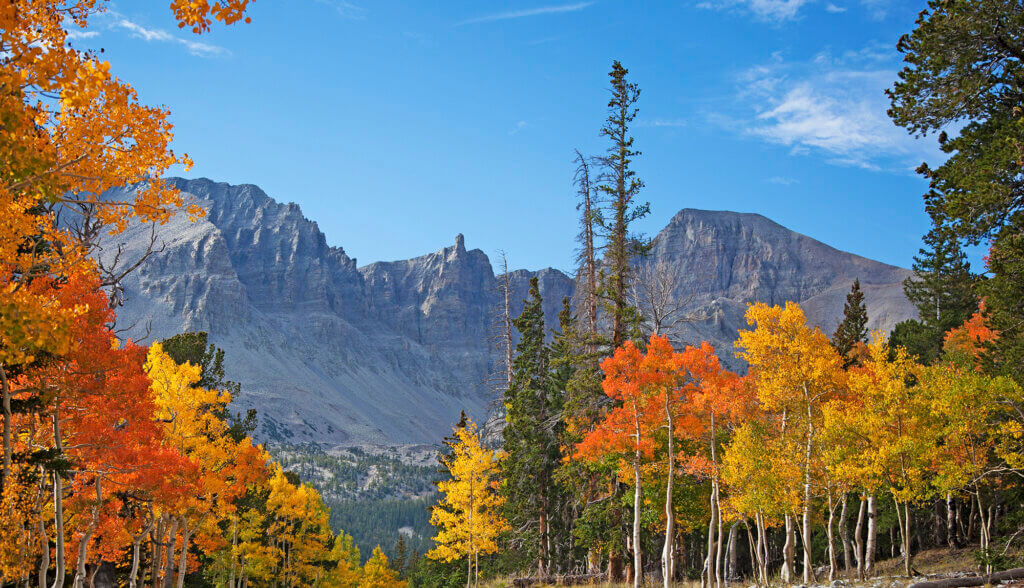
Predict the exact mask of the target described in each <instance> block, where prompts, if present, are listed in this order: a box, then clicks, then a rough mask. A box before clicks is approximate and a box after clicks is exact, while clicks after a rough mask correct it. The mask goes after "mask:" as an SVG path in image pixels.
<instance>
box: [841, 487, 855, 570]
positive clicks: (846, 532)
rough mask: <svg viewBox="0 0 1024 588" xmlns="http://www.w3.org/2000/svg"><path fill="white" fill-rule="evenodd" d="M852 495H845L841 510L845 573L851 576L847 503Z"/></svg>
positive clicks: (851, 561)
mask: <svg viewBox="0 0 1024 588" xmlns="http://www.w3.org/2000/svg"><path fill="white" fill-rule="evenodd" d="M849 497H850V495H849V494H847V493H846V492H844V493H843V499H842V506H841V508H840V510H839V541H840V542H841V543H842V544H843V573H845V574H849V573H850V568H851V567H853V560H852V559H851V554H850V528H849V525H848V524H847V522H848V521H847V515H848V514H849V513H848V512H847V503H848V502H849V500H848V499H849Z"/></svg>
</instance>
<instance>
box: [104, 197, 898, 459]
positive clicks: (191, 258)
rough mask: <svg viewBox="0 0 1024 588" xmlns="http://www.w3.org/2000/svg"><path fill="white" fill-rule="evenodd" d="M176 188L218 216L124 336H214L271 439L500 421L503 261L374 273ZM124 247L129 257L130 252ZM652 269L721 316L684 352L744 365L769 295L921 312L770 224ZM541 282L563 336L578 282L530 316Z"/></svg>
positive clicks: (682, 247)
mask: <svg viewBox="0 0 1024 588" xmlns="http://www.w3.org/2000/svg"><path fill="white" fill-rule="evenodd" d="M172 181H173V183H174V184H175V185H176V186H177V187H178V188H180V189H181V190H182V191H184V192H186V193H189V194H192V195H193V196H194V198H195V199H196V200H197V201H198V202H199V203H200V204H202V205H204V206H205V207H207V208H208V211H209V212H208V214H207V216H206V217H205V218H202V219H200V220H199V221H197V222H195V223H190V222H188V220H187V219H186V218H184V217H183V216H178V217H175V218H174V219H172V220H171V221H170V222H169V223H168V224H167V225H164V226H162V227H160V232H159V234H160V238H161V240H162V242H163V243H164V247H163V249H162V250H160V251H158V252H157V253H155V254H154V255H153V256H151V257H150V258H149V259H148V260H147V261H146V262H145V263H144V264H143V265H142V266H141V267H140V268H139V269H138V270H137V271H136V272H134V273H133V274H131V275H130V276H129V278H128V280H127V282H126V284H125V287H126V292H125V293H126V297H127V302H126V304H125V306H124V307H123V308H122V309H120V311H119V317H118V323H119V325H118V326H119V327H121V328H126V327H132V325H134V327H132V328H131V330H130V331H129V333H130V334H131V335H133V336H141V335H143V334H145V333H146V331H147V329H148V330H149V331H150V337H149V338H150V340H155V339H159V338H164V337H167V336H170V335H173V334H175V333H179V332H182V331H188V330H205V331H208V332H209V333H210V337H211V340H212V341H213V342H214V343H216V344H217V345H218V346H220V347H222V348H224V349H225V351H226V352H227V354H228V362H227V364H228V370H229V373H228V377H229V378H231V379H234V380H236V381H239V382H241V383H242V384H243V388H242V389H243V394H242V396H241V397H240V398H239V399H238V401H237V405H238V407H239V408H248V407H255V408H257V409H258V410H259V413H260V422H261V428H260V430H259V435H260V436H261V437H262V438H263V439H266V440H277V441H287V442H291V443H300V442H305V441H315V442H320V443H324V444H354V443H381V444H417V443H425V444H432V443H436V442H437V441H438V440H439V439H440V438H441V437H442V436H443V435H444V434H445V433H447V432H448V431H449V430H450V426H451V424H452V423H453V422H454V421H456V420H457V419H458V415H459V412H460V411H461V410H463V409H464V410H466V411H467V412H468V413H470V414H473V415H474V416H476V417H477V418H478V419H480V420H483V419H484V418H485V416H486V414H487V413H488V411H489V409H490V408H491V407H492V405H493V404H494V402H495V400H496V394H495V393H494V391H493V386H492V385H491V382H493V380H494V378H493V377H492V376H493V374H494V373H495V372H496V369H497V367H498V366H499V365H500V364H499V363H498V361H497V358H498V353H497V349H496V346H495V345H493V344H492V341H491V334H492V333H493V332H494V329H493V325H494V323H495V321H496V319H497V312H496V311H497V309H498V308H499V307H500V305H499V302H500V301H499V295H498V291H497V279H496V277H495V275H494V271H493V269H492V266H491V263H490V260H489V259H488V257H487V255H486V254H484V253H483V252H482V251H480V250H478V249H467V248H466V245H465V239H464V238H463V237H462V235H459V236H457V237H456V238H455V243H454V244H453V245H452V246H450V247H446V248H444V249H442V250H440V251H437V252H434V253H430V254H427V255H423V256H420V257H416V258H413V259H409V260H401V261H391V262H376V263H371V264H369V265H366V266H363V267H358V266H357V264H356V261H355V260H354V259H352V258H350V257H349V256H348V255H347V254H346V253H345V251H344V250H343V249H341V248H340V247H330V246H328V245H327V241H326V239H325V237H324V235H323V233H321V232H320V230H319V229H318V228H317V225H316V223H315V222H312V221H310V220H308V219H306V218H305V217H303V216H302V213H301V211H300V210H299V207H298V206H296V205H294V204H281V203H278V202H276V201H274V200H273V199H271V198H270V197H268V196H267V195H266V194H265V193H263V191H262V190H260V189H259V188H258V187H256V186H252V185H239V186H231V185H228V184H224V183H216V182H212V181H210V180H205V179H199V180H182V179H175V180H172ZM108 196H109V197H114V198H116V197H118V193H116V192H115V193H111V194H108ZM117 242H119V243H121V244H123V246H124V248H125V249H126V253H127V255H128V256H131V255H132V254H133V253H134V254H135V255H138V254H139V253H140V252H141V251H143V250H144V248H145V245H146V244H147V243H148V242H149V229H148V228H147V227H139V226H134V227H132V228H130V229H129V231H128V232H126V233H124V234H123V235H121V236H119V237H118V238H117ZM106 245H107V247H106V252H105V253H103V255H108V256H109V255H113V250H114V245H115V243H114V242H110V243H107V244H106ZM644 263H648V264H659V263H660V264H668V265H670V266H671V267H673V268H675V269H676V271H677V274H678V285H677V287H676V291H675V294H676V296H677V297H678V298H679V299H687V300H689V299H691V298H692V301H691V305H690V308H688V310H689V311H691V312H692V313H693V314H696V315H700V316H702V317H706V318H704V319H703V320H701V321H698V322H694V323H691V324H688V325H687V326H686V329H685V331H684V333H683V338H684V340H687V341H694V342H696V341H699V340H701V339H707V340H709V341H710V342H712V343H713V344H715V345H716V347H717V348H718V349H719V352H720V354H721V355H722V357H723V359H725V360H726V361H727V362H729V363H730V365H733V366H736V367H741V366H738V363H737V362H736V360H735V358H734V357H733V355H732V353H731V345H732V341H733V340H734V339H735V336H736V329H738V328H741V327H743V326H744V325H743V321H742V316H743V312H744V310H745V308H746V305H747V304H748V303H750V302H753V301H755V300H762V301H766V302H771V303H781V302H784V301H785V300H796V301H799V302H801V303H803V304H804V305H805V308H806V309H807V311H808V315H809V316H810V317H811V319H812V320H813V321H815V322H816V324H820V325H822V326H823V327H824V328H826V329H827V330H829V332H831V330H832V329H833V328H834V327H835V324H836V323H837V322H838V317H839V316H840V315H841V309H842V304H843V301H844V298H845V294H846V292H847V291H848V290H849V287H850V283H851V282H852V281H853V279H854V278H856V277H859V278H860V279H861V282H862V284H863V285H864V287H865V290H866V292H867V301H868V312H869V315H871V317H872V323H871V324H872V326H873V327H877V328H883V329H889V328H891V327H892V325H893V324H894V323H895V322H897V321H898V320H902V319H904V318H907V317H909V316H913V308H912V307H911V306H910V305H909V303H908V302H907V301H906V300H905V298H903V295H902V291H901V287H900V282H901V281H902V280H903V278H904V277H905V276H906V275H908V272H907V270H904V269H901V268H896V267H893V266H888V265H885V264H881V263H878V262H874V261H871V260H868V259H865V258H862V257H858V256H855V255H852V254H849V253H845V252H842V251H838V250H836V249H833V248H831V247H828V246H827V245H824V244H822V243H819V242H817V241H815V240H813V239H810V238H808V237H805V236H803V235H799V234H797V233H793V232H791V231H788V230H787V229H785V228H784V227H782V226H780V225H778V224H775V223H773V222H771V221H769V220H768V219H766V218H764V217H761V216H759V215H751V214H737V213H731V212H709V211H698V210H690V209H686V210H682V211H680V212H679V213H678V214H677V215H676V216H675V217H674V218H673V219H672V221H671V222H670V223H669V224H668V226H667V227H666V228H665V229H664V230H663V231H661V233H660V234H659V235H658V237H657V239H656V244H655V247H654V250H653V251H652V255H651V256H650V258H648V259H647V260H645V261H644ZM534 275H536V276H537V277H538V279H539V281H540V284H541V291H542V295H543V296H544V299H545V313H546V315H547V318H548V323H549V326H550V327H553V326H554V323H555V322H556V316H557V312H558V309H559V308H560V306H561V300H562V298H563V297H567V296H568V297H571V296H572V294H573V291H574V284H573V281H572V279H571V278H570V277H568V276H567V275H565V274H564V273H562V272H560V271H558V270H554V269H550V268H549V269H545V270H541V271H539V272H529V271H525V270H516V271H512V272H510V274H509V278H510V282H511V285H512V300H513V302H514V304H513V309H512V310H513V313H514V314H518V313H519V311H520V309H521V307H522V300H523V298H525V296H526V293H527V287H528V281H529V279H530V277H532V276H534Z"/></svg>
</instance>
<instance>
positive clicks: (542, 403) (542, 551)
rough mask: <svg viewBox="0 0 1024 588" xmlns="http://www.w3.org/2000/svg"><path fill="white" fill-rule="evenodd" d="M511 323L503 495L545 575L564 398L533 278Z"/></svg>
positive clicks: (511, 517)
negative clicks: (555, 384)
mask: <svg viewBox="0 0 1024 588" xmlns="http://www.w3.org/2000/svg"><path fill="white" fill-rule="evenodd" d="M524 302H525V305H524V307H523V312H522V314H520V315H519V317H518V318H516V319H515V321H513V323H514V325H515V327H516V329H517V330H518V331H519V335H520V340H519V343H518V345H516V356H515V359H514V360H513V362H512V385H511V386H510V387H509V389H508V390H507V391H506V393H505V428H504V430H503V431H502V436H503V437H504V441H505V443H504V449H505V458H504V459H503V461H502V474H503V481H502V485H501V488H502V494H503V496H504V497H505V505H506V516H507V518H508V520H509V521H510V523H511V524H512V526H513V528H515V529H525V530H524V531H522V532H521V533H519V536H518V537H517V540H519V541H522V542H523V544H524V547H523V549H521V550H520V552H521V553H527V554H530V556H531V557H535V558H536V561H537V569H538V570H539V571H540V572H541V573H542V574H543V573H546V572H547V569H548V565H549V563H550V558H551V534H550V526H551V507H552V502H553V484H552V474H553V473H554V470H555V468H556V467H557V465H558V458H559V447H558V433H557V428H558V427H557V423H558V422H559V420H560V419H559V417H560V416H561V409H562V400H561V397H560V395H559V394H557V393H553V392H558V391H557V390H553V389H552V386H551V384H552V381H551V378H550V374H549V365H548V360H549V354H550V350H549V349H548V347H547V345H546V344H545V336H544V311H543V308H542V305H543V300H542V298H541V295H540V287H539V285H538V282H537V278H536V277H533V278H531V279H530V292H529V299H528V300H526V301H524Z"/></svg>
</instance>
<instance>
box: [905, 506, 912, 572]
mask: <svg viewBox="0 0 1024 588" xmlns="http://www.w3.org/2000/svg"><path fill="white" fill-rule="evenodd" d="M903 525H904V532H903V561H904V563H905V566H904V571H905V572H906V573H907V577H908V578H909V577H911V576H913V575H914V561H913V557H914V554H913V552H912V551H911V549H912V547H913V543H912V539H913V538H914V537H913V535H911V534H910V503H904V504H903Z"/></svg>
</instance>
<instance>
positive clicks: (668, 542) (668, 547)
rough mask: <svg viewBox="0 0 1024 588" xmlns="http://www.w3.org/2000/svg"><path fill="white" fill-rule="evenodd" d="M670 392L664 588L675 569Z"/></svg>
mask: <svg viewBox="0 0 1024 588" xmlns="http://www.w3.org/2000/svg"><path fill="white" fill-rule="evenodd" d="M670 398H671V394H670V393H666V394H665V419H666V422H667V423H668V481H667V482H666V483H665V546H664V548H663V549H662V550H661V576H662V581H663V582H664V586H665V588H669V586H670V585H671V584H672V583H673V581H674V580H675V577H676V571H675V546H676V509H675V505H673V504H672V492H673V490H674V488H675V445H674V437H675V428H674V423H673V419H672V416H673V415H672V402H671V400H670Z"/></svg>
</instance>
